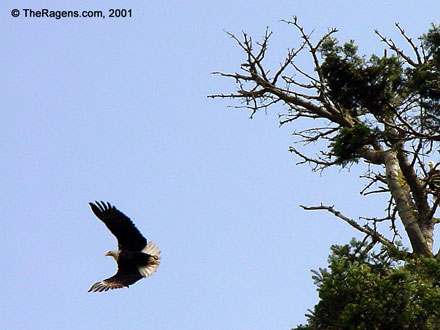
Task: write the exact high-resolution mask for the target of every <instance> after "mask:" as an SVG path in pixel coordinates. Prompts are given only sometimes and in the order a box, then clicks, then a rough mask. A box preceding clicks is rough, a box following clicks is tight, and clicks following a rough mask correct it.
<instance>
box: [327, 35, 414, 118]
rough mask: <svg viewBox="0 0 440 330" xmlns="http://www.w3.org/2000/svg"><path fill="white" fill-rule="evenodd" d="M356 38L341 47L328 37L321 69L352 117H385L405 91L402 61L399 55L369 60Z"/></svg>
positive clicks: (335, 97) (337, 101)
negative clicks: (371, 115)
mask: <svg viewBox="0 0 440 330" xmlns="http://www.w3.org/2000/svg"><path fill="white" fill-rule="evenodd" d="M357 50H358V48H357V46H355V44H354V41H350V42H349V43H345V44H344V46H339V45H338V42H337V40H336V39H335V38H328V39H327V40H326V41H325V42H323V44H322V46H321V49H320V51H321V56H322V57H323V59H324V62H323V63H322V65H321V67H320V70H321V73H322V75H323V77H324V79H325V81H326V84H327V87H328V89H329V91H328V94H329V96H330V97H331V98H332V100H333V102H334V103H335V104H336V105H338V106H339V107H340V108H342V109H346V110H347V111H349V112H350V113H351V115H352V116H359V115H361V114H366V113H371V114H374V115H377V116H384V115H385V114H386V112H387V111H389V105H390V104H391V103H392V102H393V100H394V99H395V98H396V97H397V96H399V95H401V94H404V93H406V88H405V85H404V83H403V82H404V77H403V67H402V66H403V64H402V62H401V61H400V60H399V58H398V57H396V56H391V57H387V56H384V57H378V56H376V55H372V56H371V57H370V59H368V60H366V59H365V57H360V56H359V55H358V54H357Z"/></svg>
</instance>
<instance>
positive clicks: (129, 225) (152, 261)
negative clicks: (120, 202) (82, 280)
mask: <svg viewBox="0 0 440 330" xmlns="http://www.w3.org/2000/svg"><path fill="white" fill-rule="evenodd" d="M89 205H90V207H91V208H92V211H93V213H94V214H95V215H96V216H97V217H98V219H100V220H101V221H102V222H104V224H105V225H106V227H107V228H108V230H110V232H111V233H112V234H113V235H115V237H116V239H117V240H118V249H117V250H114V251H109V252H107V253H106V254H105V255H106V256H111V257H113V258H114V259H115V260H116V263H117V264H118V271H117V272H116V274H115V275H113V276H112V277H109V278H106V279H105V280H102V281H99V282H96V283H95V284H93V285H92V287H91V288H90V290H89V292H102V291H108V290H110V289H120V288H123V287H128V286H129V285H132V284H134V283H135V282H137V281H139V280H140V279H142V278H144V277H149V276H151V275H152V274H154V273H155V272H156V270H157V267H159V264H160V251H159V249H158V247H157V245H156V244H154V243H153V242H149V243H148V244H147V240H146V239H145V237H144V236H142V234H141V233H140V232H139V230H138V229H137V228H136V226H135V225H134V224H133V222H132V221H131V220H130V219H129V218H128V217H127V216H126V215H125V214H123V213H122V212H121V211H119V210H118V209H116V208H115V207H114V206H112V205H110V203H108V202H107V203H104V202H102V201H101V202H95V203H89Z"/></svg>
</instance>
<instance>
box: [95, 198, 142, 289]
mask: <svg viewBox="0 0 440 330" xmlns="http://www.w3.org/2000/svg"><path fill="white" fill-rule="evenodd" d="M89 205H90V207H91V208H92V211H93V213H95V215H96V216H97V217H98V218H99V219H100V220H102V222H104V224H105V225H106V226H107V228H108V229H109V230H110V231H111V232H112V234H113V235H115V236H116V238H117V240H118V245H119V249H128V250H131V251H141V250H142V249H143V248H144V247H145V245H147V240H146V239H145V237H144V236H142V234H141V233H140V232H139V230H138V229H137V228H136V226H135V225H134V224H133V222H132V221H131V220H130V218H128V217H127V216H126V215H125V214H124V213H122V212H121V211H119V210H118V209H116V208H115V207H114V206H112V205H110V203H108V202H107V203H104V202H102V201H101V202H95V204H93V203H89ZM115 276H117V274H116V275H115ZM107 280H110V279H107ZM107 280H104V281H107ZM133 283H134V282H133Z"/></svg>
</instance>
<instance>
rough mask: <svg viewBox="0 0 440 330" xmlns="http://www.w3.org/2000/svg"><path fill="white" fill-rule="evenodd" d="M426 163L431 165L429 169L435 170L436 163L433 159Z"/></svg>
mask: <svg viewBox="0 0 440 330" xmlns="http://www.w3.org/2000/svg"><path fill="white" fill-rule="evenodd" d="M426 165H428V166H429V169H431V170H433V169H434V168H435V165H436V164H435V163H434V162H433V161H432V160H430V161H429V162H427V163H426Z"/></svg>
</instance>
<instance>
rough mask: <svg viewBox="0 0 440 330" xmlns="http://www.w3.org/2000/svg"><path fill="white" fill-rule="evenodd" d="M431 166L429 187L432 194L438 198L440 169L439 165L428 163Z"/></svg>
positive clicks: (439, 192)
mask: <svg viewBox="0 0 440 330" xmlns="http://www.w3.org/2000/svg"><path fill="white" fill-rule="evenodd" d="M427 165H428V166H429V172H428V176H427V180H428V187H429V190H430V192H431V193H432V194H433V195H434V196H435V198H437V197H438V196H439V195H440V169H438V167H439V164H436V163H434V162H433V161H429V162H428V163H427Z"/></svg>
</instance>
